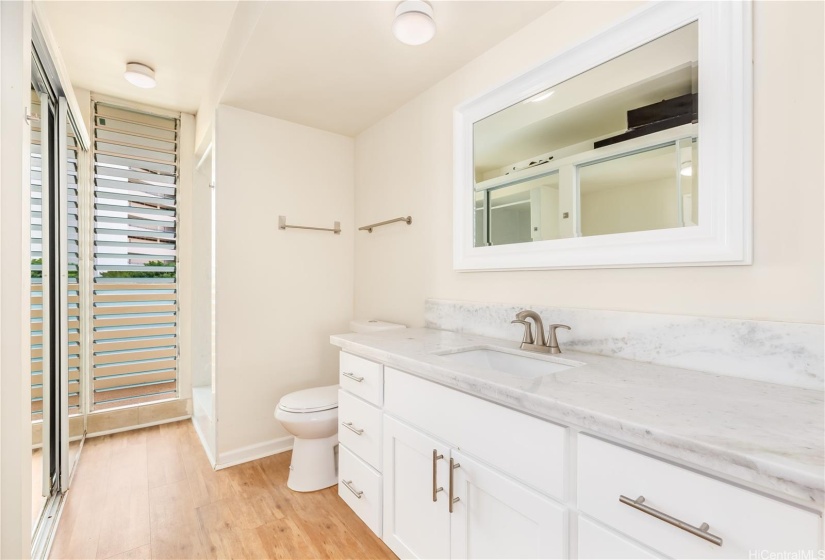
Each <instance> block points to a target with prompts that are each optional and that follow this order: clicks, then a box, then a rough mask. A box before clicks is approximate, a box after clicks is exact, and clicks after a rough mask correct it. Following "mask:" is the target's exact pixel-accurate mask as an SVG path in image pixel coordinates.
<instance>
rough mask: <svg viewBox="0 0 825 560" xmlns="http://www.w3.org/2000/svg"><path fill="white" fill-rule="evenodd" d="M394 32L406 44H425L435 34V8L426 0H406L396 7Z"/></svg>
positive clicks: (393, 24)
mask: <svg viewBox="0 0 825 560" xmlns="http://www.w3.org/2000/svg"><path fill="white" fill-rule="evenodd" d="M392 34H393V35H395V38H396V39H398V40H399V41H401V42H402V43H404V44H405V45H423V44H424V43H426V42H427V41H429V40H430V39H432V38H433V37H434V36H435V20H434V19H433V8H432V6H430V5H429V4H428V3H427V2H424V0H404V2H401V3H400V4H399V5H398V7H397V8H396V9H395V19H394V20H393V22H392Z"/></svg>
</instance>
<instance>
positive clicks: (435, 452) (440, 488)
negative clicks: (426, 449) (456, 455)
mask: <svg viewBox="0 0 825 560" xmlns="http://www.w3.org/2000/svg"><path fill="white" fill-rule="evenodd" d="M443 458H444V455H440V454H439V453H438V450H437V449H433V501H434V502H437V501H438V493H439V492H443V491H444V487H443V486H438V460H439V459H443Z"/></svg>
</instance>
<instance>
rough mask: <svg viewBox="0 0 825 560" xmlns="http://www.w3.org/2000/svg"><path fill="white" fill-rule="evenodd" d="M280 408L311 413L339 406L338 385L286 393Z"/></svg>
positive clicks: (287, 410) (286, 410) (285, 410)
mask: <svg viewBox="0 0 825 560" xmlns="http://www.w3.org/2000/svg"><path fill="white" fill-rule="evenodd" d="M278 408H279V409H281V410H283V411H284V412H294V413H310V412H321V411H324V410H332V409H334V408H338V385H328V386H326V387H314V388H312V389H304V390H303V391H296V392H294V393H289V394H288V395H284V397H283V398H282V399H281V402H280V403H278Z"/></svg>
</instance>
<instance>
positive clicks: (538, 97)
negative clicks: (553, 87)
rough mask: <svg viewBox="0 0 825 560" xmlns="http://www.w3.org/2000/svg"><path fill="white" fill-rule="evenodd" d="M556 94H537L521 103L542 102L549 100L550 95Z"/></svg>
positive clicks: (545, 92) (550, 92)
mask: <svg viewBox="0 0 825 560" xmlns="http://www.w3.org/2000/svg"><path fill="white" fill-rule="evenodd" d="M554 93H556V92H555V91H543V92H541V93H537V94H536V95H534V96H533V97H528V98H527V99H525V100H524V101H522V103H538V102H539V101H544V100H545V99H547V98H549V97H550V96H551V95H553V94H554Z"/></svg>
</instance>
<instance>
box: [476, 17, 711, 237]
mask: <svg viewBox="0 0 825 560" xmlns="http://www.w3.org/2000/svg"><path fill="white" fill-rule="evenodd" d="M697 92H698V24H697V23H695V22H694V23H692V24H690V25H687V26H685V27H682V28H680V29H678V30H676V31H673V32H671V33H669V34H667V35H664V36H662V37H660V38H658V39H656V40H655V41H652V42H650V43H647V44H646V45H643V46H641V47H639V48H637V49H635V50H633V51H630V52H628V53H625V54H623V55H622V56H619V57H617V58H614V59H612V60H610V61H608V62H606V63H604V64H602V65H600V66H597V67H595V68H592V69H590V70H588V71H587V72H584V73H582V74H579V75H578V76H575V77H574V78H571V79H570V80H567V81H565V82H563V83H561V84H558V85H556V86H553V87H552V88H549V89H547V90H545V91H541V92H539V93H536V94H533V95H531V96H530V97H527V98H526V99H523V100H522V101H520V102H519V103H517V104H515V105H512V106H510V107H508V108H506V109H504V110H502V111H500V112H498V113H495V114H493V115H491V116H489V117H487V118H485V119H482V120H480V121H478V122H476V123H475V124H474V126H473V165H474V177H475V185H474V187H475V197H474V201H475V208H474V212H475V246H476V247H480V246H486V245H505V244H511V243H525V242H529V241H545V240H550V239H560V238H569V237H580V236H594V235H608V234H620V233H629V232H639V231H649V230H658V229H667V228H677V227H688V226H695V225H697V224H698V218H699V213H698V201H699V193H698V188H697V187H698V184H697V177H698V93H697Z"/></svg>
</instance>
